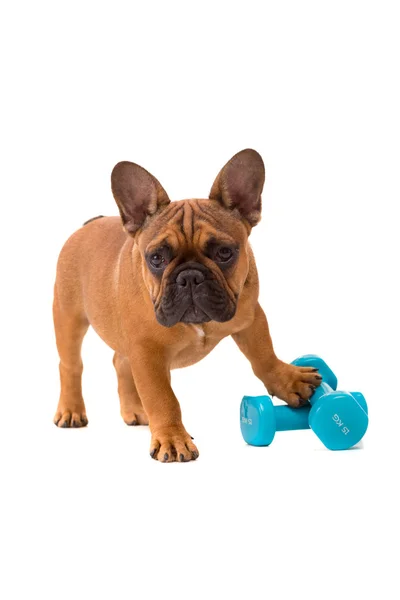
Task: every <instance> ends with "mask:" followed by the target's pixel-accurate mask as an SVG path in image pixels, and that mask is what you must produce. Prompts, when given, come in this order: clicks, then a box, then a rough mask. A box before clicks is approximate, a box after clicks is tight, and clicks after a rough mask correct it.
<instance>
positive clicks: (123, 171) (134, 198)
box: [111, 161, 170, 234]
mask: <svg viewBox="0 0 400 600" xmlns="http://www.w3.org/2000/svg"><path fill="white" fill-rule="evenodd" d="M111 189H112V193H113V196H114V198H115V201H116V203H117V205H118V208H119V212H120V215H121V219H122V222H123V224H124V228H125V230H126V231H127V232H128V233H130V234H134V233H135V232H136V231H137V230H138V229H139V228H140V227H142V225H143V224H144V222H145V220H146V217H148V216H151V215H154V214H155V213H156V212H157V211H158V210H159V208H160V207H161V206H165V205H167V204H169V202H170V199H169V198H168V195H167V193H166V191H165V190H164V188H163V187H162V185H161V184H160V182H159V181H157V179H156V178H155V177H153V175H150V173H149V172H148V171H146V169H143V167H139V165H136V164H135V163H131V162H128V161H123V162H119V163H118V164H116V165H115V167H114V169H113V171H112V173H111Z"/></svg>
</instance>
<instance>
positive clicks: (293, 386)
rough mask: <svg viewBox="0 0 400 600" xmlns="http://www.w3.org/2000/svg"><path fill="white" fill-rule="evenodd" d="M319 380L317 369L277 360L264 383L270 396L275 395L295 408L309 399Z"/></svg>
mask: <svg viewBox="0 0 400 600" xmlns="http://www.w3.org/2000/svg"><path fill="white" fill-rule="evenodd" d="M321 381H322V377H321V375H320V374H319V373H318V370H317V369H313V368H312V367H295V366H294V365H288V364H286V363H284V362H281V361H279V363H278V364H277V366H276V367H275V368H274V369H273V370H272V371H271V372H270V373H269V374H268V378H267V380H266V383H265V385H266V388H267V390H268V392H269V393H270V394H271V395H272V396H277V397H278V398H280V399H281V400H285V402H287V403H288V404H289V405H290V406H293V407H295V408H297V407H299V406H302V405H303V404H305V403H306V402H307V400H309V399H310V397H311V396H312V394H313V393H314V391H315V388H316V387H318V386H319V385H320V384H321Z"/></svg>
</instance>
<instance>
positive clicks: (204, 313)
mask: <svg viewBox="0 0 400 600" xmlns="http://www.w3.org/2000/svg"><path fill="white" fill-rule="evenodd" d="M235 312H236V302H234V301H233V300H232V299H231V298H230V296H229V294H228V293H227V291H226V290H225V289H224V288H223V287H222V286H221V284H220V283H219V282H218V281H217V280H216V278H215V277H214V275H213V273H212V271H211V270H210V269H208V268H207V267H206V266H205V265H202V264H201V263H197V262H191V263H183V264H181V265H179V266H178V267H176V269H174V271H173V272H172V273H171V274H170V276H169V280H168V281H167V283H166V285H165V292H164V295H163V297H162V299H161V301H160V303H159V305H158V306H157V307H156V317H157V320H158V322H159V323H160V324H161V325H164V326H166V327H172V326H173V325H175V324H176V323H178V322H181V323H207V322H208V321H218V322H224V321H229V320H230V319H232V317H233V316H234V314H235Z"/></svg>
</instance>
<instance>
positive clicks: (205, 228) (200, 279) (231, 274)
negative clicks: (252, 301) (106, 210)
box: [112, 150, 264, 327]
mask: <svg viewBox="0 0 400 600" xmlns="http://www.w3.org/2000/svg"><path fill="white" fill-rule="evenodd" d="M263 184H264V165H263V163H262V159H261V157H260V156H259V155H258V154H257V153H256V152H255V151H254V150H244V151H242V152H240V153H239V154H237V155H235V156H234V157H233V158H232V159H231V160H230V161H229V162H228V163H227V164H226V165H225V167H224V168H223V169H222V170H221V172H220V173H219V175H218V177H217V179H216V180H215V182H214V185H213V187H212V189H211V192H210V198H209V199H207V200H200V199H199V200H197V199H191V200H181V201H178V202H172V203H170V202H169V199H168V196H167V194H166V192H165V191H164V189H163V188H162V187H161V185H160V184H159V182H158V181H157V180H156V179H155V178H154V177H153V176H152V175H150V174H149V173H148V172H147V171H145V170H144V169H142V168H141V167H139V166H138V165H135V164H133V163H126V162H124V163H118V165H116V167H115V168H114V170H113V174H112V189H113V193H114V197H115V199H116V201H117V204H118V207H119V209H120V213H121V217H122V220H123V223H124V226H125V229H126V230H127V232H128V233H130V234H131V235H134V236H135V241H136V243H137V245H138V248H139V250H140V253H141V256H142V275H143V279H144V281H145V284H146V286H147V289H148V290H149V293H150V296H151V298H152V300H153V304H154V309H155V314H156V317H157V320H158V322H159V323H160V324H162V325H164V326H166V327H171V326H173V325H175V324H176V323H178V322H182V323H206V322H208V321H217V322H224V321H229V320H230V319H232V318H233V316H234V315H235V312H236V306H237V302H238V299H239V297H240V294H241V291H242V289H243V286H244V284H245V281H246V278H247V274H248V268H249V263H248V242H247V239H248V235H249V233H250V230H251V227H252V226H253V225H255V224H256V223H257V222H258V221H259V219H260V213H261V191H262V187H263Z"/></svg>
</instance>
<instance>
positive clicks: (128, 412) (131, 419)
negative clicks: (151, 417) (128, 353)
mask: <svg viewBox="0 0 400 600" xmlns="http://www.w3.org/2000/svg"><path fill="white" fill-rule="evenodd" d="M113 364H114V367H115V370H116V372H117V377H118V394H119V400H120V405H121V417H122V418H123V420H124V421H125V423H126V424H127V425H148V424H149V421H148V418H147V415H146V413H145V410H144V408H143V405H142V402H141V400H140V397H139V394H138V392H137V389H136V385H135V382H134V380H133V376H132V371H131V366H130V364H129V361H128V359H127V358H125V357H124V356H121V354H118V352H116V353H115V354H114V358H113Z"/></svg>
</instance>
